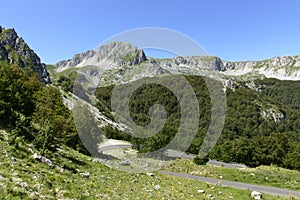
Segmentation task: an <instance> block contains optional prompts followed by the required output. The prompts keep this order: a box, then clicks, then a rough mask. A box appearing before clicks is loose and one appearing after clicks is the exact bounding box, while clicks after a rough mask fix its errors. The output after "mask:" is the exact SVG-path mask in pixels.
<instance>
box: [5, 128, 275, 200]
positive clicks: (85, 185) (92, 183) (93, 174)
mask: <svg viewBox="0 0 300 200" xmlns="http://www.w3.org/2000/svg"><path fill="white" fill-rule="evenodd" d="M8 137H9V136H8V134H7V133H5V132H3V131H1V133H0V148H1V152H2V153H1V154H0V191H1V196H0V199H207V196H208V194H212V195H213V196H214V197H215V198H217V199H231V198H234V199H250V197H249V194H250V191H247V190H238V189H233V188H230V187H220V186H213V185H210V184H207V183H202V182H198V181H195V180H187V179H182V178H176V177H172V176H168V175H163V174H159V173H154V176H148V175H146V174H129V173H126V172H122V171H117V170H113V169H110V168H108V167H106V166H104V165H103V164H102V163H99V162H95V161H94V159H93V158H92V157H89V156H85V155H83V154H80V153H78V152H77V151H75V150H72V149H70V148H68V147H61V150H60V151H58V152H56V153H54V154H53V155H52V156H51V157H50V159H51V160H52V161H53V162H54V164H55V165H56V167H55V168H53V169H52V168H50V167H49V166H47V165H46V164H44V163H41V162H39V161H37V160H35V159H34V158H33V157H32V152H30V150H29V147H30V148H33V147H32V146H30V145H28V144H26V143H24V142H19V143H18V145H15V146H10V145H8V144H7V141H6V140H7V138H8ZM33 149H34V148H33ZM12 157H13V158H12ZM87 172H89V173H90V176H89V177H88V178H85V177H83V176H82V175H81V174H80V173H87ZM157 185H159V189H157ZM198 190H205V193H204V194H202V193H199V192H198ZM264 199H270V200H273V199H280V198H279V197H275V196H271V195H265V197H264Z"/></svg>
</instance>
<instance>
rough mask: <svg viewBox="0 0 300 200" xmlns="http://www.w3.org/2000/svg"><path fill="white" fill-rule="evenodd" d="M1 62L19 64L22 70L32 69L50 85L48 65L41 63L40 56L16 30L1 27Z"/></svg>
mask: <svg viewBox="0 0 300 200" xmlns="http://www.w3.org/2000/svg"><path fill="white" fill-rule="evenodd" d="M0 61H8V62H9V63H12V64H17V65H19V66H20V67H21V68H25V67H30V68H31V69H33V71H35V72H37V73H38V75H39V78H40V80H41V81H42V82H43V83H46V84H48V83H50V82H51V81H50V77H49V73H48V71H47V69H46V65H45V64H44V63H41V59H40V58H39V56H38V55H37V54H36V53H35V52H34V51H33V50H32V49H30V47H29V46H28V45H27V43H26V42H25V41H24V40H23V38H21V37H19V36H18V34H17V33H16V31H15V30H14V29H4V28H2V27H1V26H0Z"/></svg>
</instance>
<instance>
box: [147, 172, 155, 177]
mask: <svg viewBox="0 0 300 200" xmlns="http://www.w3.org/2000/svg"><path fill="white" fill-rule="evenodd" d="M146 174H147V176H150V177H151V176H154V174H153V173H151V172H147V173H146Z"/></svg>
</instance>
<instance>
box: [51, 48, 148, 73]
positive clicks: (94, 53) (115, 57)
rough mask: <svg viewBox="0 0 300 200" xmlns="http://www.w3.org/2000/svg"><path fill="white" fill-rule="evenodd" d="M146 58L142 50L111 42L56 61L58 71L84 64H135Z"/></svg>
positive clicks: (100, 65)
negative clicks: (70, 57)
mask: <svg viewBox="0 0 300 200" xmlns="http://www.w3.org/2000/svg"><path fill="white" fill-rule="evenodd" d="M145 60H146V56H145V53H144V52H143V50H141V49H138V48H137V47H135V46H133V45H131V44H129V43H126V42H112V43H109V44H107V45H103V46H101V47H100V48H98V49H96V50H89V51H86V52H83V53H80V54H76V55H75V56H74V57H73V58H72V59H69V60H63V61H60V62H58V63H56V64H55V65H56V67H57V70H58V71H63V70H66V69H68V68H72V67H75V68H80V67H84V66H98V67H101V68H103V67H105V66H106V65H105V64H104V63H108V64H107V65H113V66H119V67H120V66H124V65H129V66H131V65H137V64H139V63H142V62H144V61H145Z"/></svg>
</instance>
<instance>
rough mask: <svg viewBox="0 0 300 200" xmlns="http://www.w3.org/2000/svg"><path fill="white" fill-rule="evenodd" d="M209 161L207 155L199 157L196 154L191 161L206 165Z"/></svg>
mask: <svg viewBox="0 0 300 200" xmlns="http://www.w3.org/2000/svg"><path fill="white" fill-rule="evenodd" d="M208 161H209V158H208V156H205V157H203V158H200V157H199V156H196V157H195V158H194V160H193V162H194V163H195V164H196V165H206V163H207V162H208Z"/></svg>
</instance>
